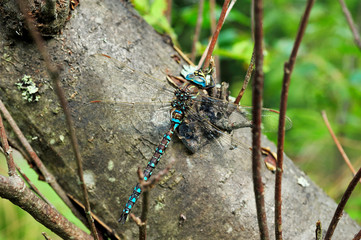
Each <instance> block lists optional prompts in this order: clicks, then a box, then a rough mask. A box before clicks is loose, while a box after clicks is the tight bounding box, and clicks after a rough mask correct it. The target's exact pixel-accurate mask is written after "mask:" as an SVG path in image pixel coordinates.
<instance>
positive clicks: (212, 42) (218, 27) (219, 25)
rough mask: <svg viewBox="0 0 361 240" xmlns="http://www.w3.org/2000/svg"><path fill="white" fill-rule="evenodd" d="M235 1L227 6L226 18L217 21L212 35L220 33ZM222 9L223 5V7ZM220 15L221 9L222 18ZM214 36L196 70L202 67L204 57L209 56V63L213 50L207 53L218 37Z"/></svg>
mask: <svg viewBox="0 0 361 240" xmlns="http://www.w3.org/2000/svg"><path fill="white" fill-rule="evenodd" d="M236 1H237V0H232V2H231V3H230V4H229V6H228V8H227V12H226V16H225V17H224V18H223V19H222V23H221V22H220V20H221V19H219V21H218V24H217V28H216V31H215V32H214V34H215V33H216V32H217V31H220V29H221V28H222V26H223V24H224V21H225V20H226V18H227V16H228V14H229V13H230V11H231V10H232V8H233V5H234V4H235V3H236ZM223 7H224V5H223ZM222 13H223V9H222V12H221V16H222ZM214 34H213V35H212V39H211V41H210V42H209V43H208V45H207V48H206V50H205V51H204V52H203V54H202V57H201V59H200V60H199V62H198V65H197V67H198V69H199V68H201V67H202V64H203V62H204V60H205V59H206V57H208V55H210V56H209V61H210V58H211V56H212V52H213V50H212V51H209V49H210V46H211V45H212V44H216V43H217V38H218V36H217V38H214ZM218 34H219V32H218ZM213 38H214V39H213ZM213 48H214V46H213ZM208 65H209V63H208ZM207 67H208V66H206V64H204V66H203V68H207Z"/></svg>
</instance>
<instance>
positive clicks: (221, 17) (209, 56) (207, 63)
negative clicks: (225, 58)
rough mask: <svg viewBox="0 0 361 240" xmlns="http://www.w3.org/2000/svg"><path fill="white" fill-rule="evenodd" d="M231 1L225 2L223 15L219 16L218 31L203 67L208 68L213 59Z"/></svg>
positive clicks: (214, 35) (226, 0)
mask: <svg viewBox="0 0 361 240" xmlns="http://www.w3.org/2000/svg"><path fill="white" fill-rule="evenodd" d="M230 1H231V0H225V1H224V3H223V7H222V12H221V16H220V17H219V20H218V24H217V28H216V31H215V32H214V33H213V36H212V40H211V42H210V44H209V49H208V52H207V56H206V59H205V61H204V65H203V69H206V68H207V67H208V66H209V61H210V60H211V56H212V53H213V50H214V47H215V46H216V42H217V39H218V36H219V32H220V31H221V28H222V26H223V23H224V19H225V17H226V12H227V9H228V5H229V3H230Z"/></svg>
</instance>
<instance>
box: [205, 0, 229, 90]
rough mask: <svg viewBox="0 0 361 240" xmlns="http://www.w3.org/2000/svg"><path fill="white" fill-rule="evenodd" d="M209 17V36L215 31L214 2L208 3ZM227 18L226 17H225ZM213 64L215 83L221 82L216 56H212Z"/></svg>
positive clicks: (218, 62)
mask: <svg viewBox="0 0 361 240" xmlns="http://www.w3.org/2000/svg"><path fill="white" fill-rule="evenodd" d="M209 15H210V20H211V21H210V22H211V34H212V33H214V32H215V31H216V1H215V0H210V1H209ZM226 18H227V15H226ZM214 62H215V63H216V70H217V71H216V83H220V82H221V80H220V79H221V64H220V61H219V57H218V56H214Z"/></svg>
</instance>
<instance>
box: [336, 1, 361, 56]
mask: <svg viewBox="0 0 361 240" xmlns="http://www.w3.org/2000/svg"><path fill="white" fill-rule="evenodd" d="M339 2H340V4H341V7H342V11H343V13H344V14H345V17H346V20H347V23H348V25H349V26H350V29H351V32H352V35H353V38H354V40H355V43H356V45H357V46H358V48H359V49H360V50H361V40H360V33H359V32H358V30H357V26H356V25H355V23H354V22H353V20H352V16H351V13H350V11H349V10H348V8H347V6H346V3H345V2H344V1H343V0H339Z"/></svg>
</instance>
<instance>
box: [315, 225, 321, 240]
mask: <svg viewBox="0 0 361 240" xmlns="http://www.w3.org/2000/svg"><path fill="white" fill-rule="evenodd" d="M315 234H316V240H322V227H321V222H320V221H317V222H316V231H315Z"/></svg>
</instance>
